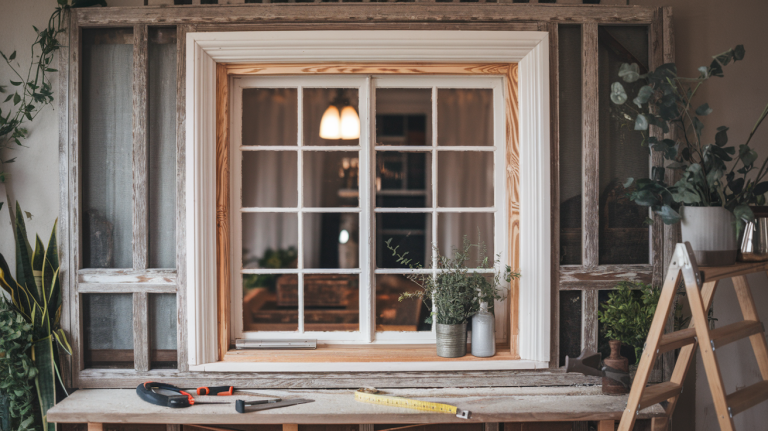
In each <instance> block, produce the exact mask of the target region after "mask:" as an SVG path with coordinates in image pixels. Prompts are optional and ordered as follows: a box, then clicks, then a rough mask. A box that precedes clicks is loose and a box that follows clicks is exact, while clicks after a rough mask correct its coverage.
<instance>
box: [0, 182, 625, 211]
mask: <svg viewBox="0 0 768 431" xmlns="http://www.w3.org/2000/svg"><path fill="white" fill-rule="evenodd" d="M633 182H635V179H634V178H632V177H629V178H627V181H626V182H625V183H624V188H625V189H628V188H629V187H631V186H632V183H633ZM1 207H2V206H0V208H1Z"/></svg>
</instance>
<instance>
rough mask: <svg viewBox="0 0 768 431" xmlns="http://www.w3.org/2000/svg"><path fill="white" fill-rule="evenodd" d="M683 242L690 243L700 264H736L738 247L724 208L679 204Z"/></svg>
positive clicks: (732, 220)
mask: <svg viewBox="0 0 768 431" xmlns="http://www.w3.org/2000/svg"><path fill="white" fill-rule="evenodd" d="M680 215H681V216H682V217H683V220H682V222H681V228H682V229H681V230H682V234H683V241H684V242H685V241H687V242H690V243H691V247H692V248H693V253H694V255H695V256H696V262H697V263H698V264H699V266H725V265H733V264H734V263H736V255H737V254H738V250H739V246H738V242H737V240H736V226H735V224H734V221H735V220H736V219H735V218H734V217H733V214H732V213H731V212H730V211H728V210H726V209H725V208H723V207H681V208H680Z"/></svg>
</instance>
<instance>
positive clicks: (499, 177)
mask: <svg viewBox="0 0 768 431" xmlns="http://www.w3.org/2000/svg"><path fill="white" fill-rule="evenodd" d="M317 78H318V77H312V78H309V79H307V77H301V78H299V77H258V78H256V79H259V80H263V82H260V83H259V84H258V85H248V86H247V87H243V88H254V87H255V88H299V87H300V88H301V89H304V88H356V89H357V90H358V92H359V93H358V95H359V98H358V100H359V103H358V114H359V116H360V121H361V135H360V141H359V143H360V145H354V146H307V145H303V125H302V123H303V118H302V116H303V97H300V99H299V101H298V105H299V106H298V111H299V112H298V115H299V123H298V124H299V127H298V129H299V130H298V136H297V139H298V141H297V142H298V145H297V146H283V145H262V146H259V145H251V146H243V145H240V146H239V148H238V150H239V151H235V152H236V153H237V154H242V152H243V151H298V154H301V153H302V152H303V151H358V152H359V153H358V154H359V159H360V163H359V166H360V167H359V169H360V171H359V177H360V185H359V190H360V191H361V192H360V199H359V202H358V205H359V206H358V207H357V208H353V207H343V208H323V207H304V205H303V190H301V189H302V187H301V184H302V183H301V182H300V183H298V184H299V187H298V188H299V189H300V193H301V195H300V196H299V205H298V206H297V207H295V208H293V207H287V208H285V207H281V208H266V207H265V208H254V207H246V208H240V209H239V211H234V212H233V214H235V218H237V217H240V216H241V214H244V213H248V212H280V213H298V214H299V216H300V214H302V213H303V212H307V213H309V212H317V213H321V212H322V213H326V212H347V213H354V212H357V213H360V221H359V226H360V238H363V237H364V235H363V231H364V230H367V231H368V232H369V234H368V235H367V237H368V238H370V239H371V245H370V247H363V246H362V245H363V244H362V242H361V244H360V245H361V246H360V248H359V251H358V252H359V253H360V257H359V259H360V267H359V268H357V269H303V268H302V269H295V270H294V269H275V270H272V269H264V270H261V269H241V270H240V273H239V274H238V275H239V276H242V275H243V274H259V273H269V274H298V276H299V295H300V296H299V301H300V302H299V305H300V308H299V319H300V322H301V323H300V327H299V328H300V329H299V331H296V332H271V331H262V332H243V331H242V316H240V318H239V319H238V318H234V322H233V323H234V325H233V327H234V328H235V329H236V332H235V333H236V334H240V336H242V337H243V338H260V339H269V338H291V336H292V335H293V336H296V337H303V338H313V337H314V338H318V340H319V341H320V340H322V341H328V342H332V343H334V342H335V343H360V342H372V343H376V342H383V343H386V344H391V343H395V344H409V343H420V342H434V330H435V329H434V325H433V328H432V331H431V332H426V331H422V332H408V333H403V332H397V331H384V332H375V321H374V320H375V313H376V312H375V286H376V284H375V277H376V275H379V274H402V275H407V274H409V273H412V272H424V273H433V274H437V273H439V272H442V271H440V270H437V269H436V268H434V266H435V265H436V256H432V262H433V265H432V266H433V268H431V269H425V270H410V269H404V270H401V269H390V268H376V267H375V263H376V261H375V256H373V255H372V254H371V253H372V252H373V251H375V247H376V244H375V239H374V236H375V232H373V231H374V229H375V215H376V214H380V213H425V214H426V213H429V214H430V215H431V217H433V219H434V221H433V223H432V238H433V240H435V239H436V235H437V215H438V214H441V213H492V214H493V217H494V222H493V225H494V226H493V238H494V244H495V249H494V255H496V254H501V256H502V262H506V260H507V258H508V244H507V228H506V223H505V222H506V220H505V219H504V216H505V214H506V209H505V206H504V205H505V204H506V176H505V173H504V172H503V169H502V168H503V166H505V163H506V162H505V145H506V139H505V130H504V121H505V117H504V109H506V107H505V105H504V103H503V98H504V95H503V93H502V91H503V89H504V84H503V83H502V79H503V78H502V77H500V76H499V77H488V76H484V77H453V76H445V77H439V76H429V77H427V76H408V77H406V79H405V80H407V81H408V82H402V81H401V79H400V77H392V76H376V75H369V76H366V77H365V81H366V84H367V85H365V84H359V85H360V86H359V87H357V86H355V85H351V84H350V81H351V80H354V77H350V76H333V77H330V76H324V77H320V78H319V80H321V81H323V84H315V83H314V82H312V83H310V84H306V82H308V81H315V80H318V79H317ZM251 79H253V78H251ZM393 80H397V82H394V81H393ZM405 80H403V81H405ZM329 81H333V82H329ZM289 82H293V83H289ZM297 82H300V83H301V84H297ZM236 87H237V86H236ZM377 88H431V89H432V112H433V113H432V124H431V127H432V143H431V145H430V146H386V145H375V144H372V143H370V142H371V141H372V140H373V138H374V135H375V89H377ZM441 88H446V89H491V90H492V91H493V110H492V111H493V112H492V115H493V122H492V129H493V131H492V134H493V142H494V145H492V146H438V145H437V139H438V136H437V91H438V89H441ZM366 90H367V91H366ZM241 91H242V88H236V91H235V92H236V93H239V95H241V94H242V93H241ZM299 94H301V91H299ZM235 97H237V95H236V96H235ZM371 108H372V109H371ZM366 115H367V116H368V118H367V119H368V122H369V126H370V127H363V123H364V122H365V121H366ZM233 117H238V115H234V116H233ZM240 117H242V116H241V115H240ZM233 120H234V121H239V120H241V118H237V119H233ZM366 133H367V134H368V135H367V136H364V135H365V134H366ZM364 138H367V139H364ZM366 140H367V142H368V145H367V146H366V143H365V142H364V141H366ZM366 147H367V148H370V149H369V150H367V151H366V150H365V148H366ZM376 151H392V152H394V151H405V152H430V153H431V154H432V155H433V157H432V162H431V163H432V172H431V175H432V205H431V206H430V207H428V208H415V209H414V208H377V207H375V199H374V197H375V194H376V190H375V188H374V184H373V183H372V181H371V180H372V177H373V176H374V175H375V157H374V155H375V154H376ZM457 151H458V152H465V151H481V152H488V151H489V152H494V157H493V170H494V180H493V184H494V193H493V196H494V198H493V199H494V206H493V207H439V206H437V194H438V189H437V187H438V185H437V169H436V165H437V157H436V156H437V153H438V152H457ZM364 159H365V160H364ZM297 163H298V162H297ZM363 166H367V167H368V168H367V170H368V172H367V173H365V172H364V171H365V170H366V168H363ZM302 168H303V166H302V165H301V164H299V171H301V170H302ZM302 175H303V174H302ZM298 180H299V181H303V176H301V177H299V179H298ZM239 181H241V176H240V178H235V181H233V183H238V182H239ZM365 183H370V184H367V185H366V184H365ZM363 190H367V192H363ZM240 196H241V195H239V194H238V195H237V198H238V199H239V198H240ZM364 207H367V208H369V210H370V214H369V215H370V218H371V219H370V220H369V221H368V222H367V223H366V222H365V221H364V219H365V218H366V213H365V212H364V211H362V208H364ZM302 225H303V219H301V218H300V219H299V229H302V228H303V226H302ZM236 237H237V235H236ZM240 239H241V238H240ZM302 239H303V229H302V230H300V231H299V241H302ZM433 244H434V241H433ZM298 247H299V250H300V252H299V259H302V265H303V256H302V255H303V252H301V250H303V249H302V247H303V244H299V245H298ZM431 247H432V245H430V248H431ZM237 254H238V251H237V250H235V255H237ZM240 264H242V259H240ZM503 266H504V264H503V263H502V264H501V265H499V266H498V267H497V268H495V270H500V269H503ZM300 268H301V266H300ZM477 272H480V273H489V274H490V273H493V272H494V269H489V270H482V271H477ZM304 274H360V276H361V277H360V278H361V279H360V290H359V292H360V314H359V331H358V332H359V334H358V332H317V331H303V329H304V328H303V318H304V316H303V311H304V310H303V288H304V286H303V275H304ZM365 280H369V281H368V284H369V285H368V289H365V288H363V287H364V286H365V285H366V284H365ZM235 283H236V284H235V286H238V284H239V287H240V289H239V290H238V289H234V291H233V293H234V294H235V296H233V298H234V299H235V300H236V301H240V305H242V290H241V287H242V285H241V284H240V283H242V278H241V277H240V278H239V279H238V277H235ZM237 295H239V296H240V297H239V298H238V297H237ZM366 302H368V303H370V308H367V309H366V307H365V303H366ZM233 308H234V307H233ZM497 309H498V308H497ZM502 309H503V310H504V312H503V313H497V315H496V322H497V327H499V328H502V329H501V330H499V331H497V341H498V340H501V339H502V338H506V337H508V334H507V333H506V329H504V328H506V324H507V323H508V322H506V320H507V319H508V310H506V308H502ZM364 310H370V315H369V316H364V314H363V312H364ZM235 311H236V310H235ZM233 315H234V314H233ZM364 317H366V318H364ZM238 321H239V322H238ZM405 334H407V336H408V337H407V339H404V335H405ZM347 335H353V336H354V337H352V338H350V337H347ZM425 336H426V337H425Z"/></svg>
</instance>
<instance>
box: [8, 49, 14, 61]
mask: <svg viewBox="0 0 768 431" xmlns="http://www.w3.org/2000/svg"><path fill="white" fill-rule="evenodd" d="M15 58H16V51H13V52H12V53H11V55H10V56H9V57H8V60H13V59H15Z"/></svg>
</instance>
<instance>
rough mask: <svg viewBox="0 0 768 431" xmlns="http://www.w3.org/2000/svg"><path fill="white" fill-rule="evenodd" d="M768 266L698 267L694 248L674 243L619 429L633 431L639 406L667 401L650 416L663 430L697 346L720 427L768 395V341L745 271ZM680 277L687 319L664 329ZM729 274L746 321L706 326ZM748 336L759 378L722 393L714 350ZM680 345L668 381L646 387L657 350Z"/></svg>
mask: <svg viewBox="0 0 768 431" xmlns="http://www.w3.org/2000/svg"><path fill="white" fill-rule="evenodd" d="M766 270H768V264H767V263H766V262H760V263H744V264H736V265H732V266H728V267H711V268H704V272H699V268H698V266H697V264H696V258H695V257H694V254H693V250H692V249H691V246H690V244H689V243H687V242H686V243H684V244H677V246H676V248H675V253H674V255H673V256H672V260H671V261H670V264H669V270H668V272H667V276H666V278H665V280H664V285H663V286H662V290H661V295H660V298H659V305H658V306H657V307H656V314H655V315H654V316H653V322H652V323H651V329H650V330H649V331H648V338H647V339H646V342H645V350H644V351H643V354H642V356H641V359H640V365H639V366H638V369H637V374H636V375H635V380H634V382H633V383H632V390H631V391H630V393H629V399H628V401H627V408H626V410H624V413H623V414H622V416H621V422H620V423H619V431H631V430H632V427H633V426H634V424H635V419H636V417H637V414H638V412H639V411H640V410H642V409H644V408H646V407H649V406H652V405H654V404H656V403H659V402H663V401H666V402H667V403H668V404H667V405H666V407H665V410H666V414H667V415H666V417H663V418H654V427H653V429H654V431H656V430H665V429H667V424H668V423H669V419H670V418H671V417H672V413H673V412H674V410H675V405H676V404H677V400H678V398H679V397H680V394H681V393H682V391H683V381H684V380H685V375H686V374H687V373H688V369H689V367H690V365H691V361H692V360H693V358H695V356H696V345H697V344H698V345H699V346H700V348H701V356H702V361H703V362H704V369H705V371H706V374H707V380H708V381H709V389H710V391H711V392H712V399H713V400H714V403H715V411H716V412H717V420H718V421H719V423H720V429H721V430H722V431H732V430H733V429H734V428H733V416H735V415H737V414H739V413H741V412H743V411H744V410H747V409H749V408H750V407H752V406H754V405H756V404H759V403H761V402H762V401H764V400H766V399H768V346H766V341H765V335H764V331H765V329H764V328H763V324H762V323H761V322H760V320H759V318H758V315H757V309H756V308H755V303H754V301H753V299H752V292H750V289H749V284H748V283H747V276H746V275H747V274H750V273H754V272H762V271H766ZM681 277H682V279H683V281H684V282H685V291H686V297H687V298H688V302H689V304H690V306H691V314H692V318H691V324H690V325H689V327H688V328H687V329H683V330H680V331H676V332H672V333H669V334H664V326H665V324H666V322H667V317H668V316H669V312H670V309H671V307H672V303H673V302H674V299H675V293H676V291H677V286H678V285H679V283H680V278H681ZM725 278H731V279H732V280H733V287H734V289H735V291H736V297H737V298H738V301H739V305H740V306H741V313H742V315H743V317H744V320H743V321H741V322H737V323H733V324H730V325H726V326H723V327H721V328H717V329H715V330H710V329H709V324H708V320H707V310H709V307H710V306H711V305H712V299H713V298H714V296H715V288H716V287H717V283H718V281H719V280H722V279H725ZM747 337H749V340H750V342H751V344H752V349H753V350H754V352H755V357H756V358H757V363H758V366H759V367H760V373H761V375H762V381H760V382H757V383H755V384H753V385H751V386H748V387H746V388H743V389H740V390H738V391H736V392H734V393H732V394H726V393H725V388H724V387H723V379H722V377H721V375H720V367H719V365H718V363H717V356H715V351H716V350H717V349H718V348H720V347H722V346H724V345H726V344H729V343H732V342H734V341H736V340H740V339H742V338H747ZM675 349H681V350H680V355H679V356H678V358H677V363H676V364H675V369H674V371H673V372H672V377H671V379H670V381H668V382H664V383H659V384H656V385H652V386H646V385H647V383H648V377H649V376H650V373H651V370H652V369H653V364H654V363H656V359H657V358H658V357H659V355H660V354H662V353H664V352H668V351H670V350H675Z"/></svg>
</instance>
